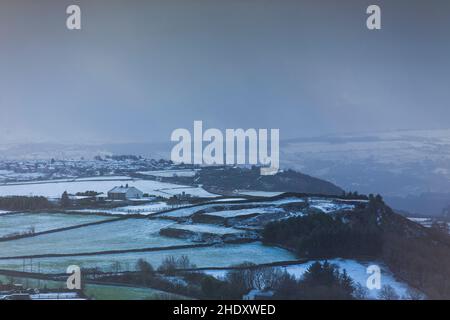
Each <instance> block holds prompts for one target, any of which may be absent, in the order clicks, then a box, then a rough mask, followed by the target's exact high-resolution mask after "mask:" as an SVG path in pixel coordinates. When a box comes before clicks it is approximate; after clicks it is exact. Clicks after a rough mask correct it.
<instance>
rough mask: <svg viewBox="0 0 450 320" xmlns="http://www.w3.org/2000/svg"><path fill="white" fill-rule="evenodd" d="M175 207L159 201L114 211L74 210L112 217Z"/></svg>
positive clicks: (141, 213)
mask: <svg viewBox="0 0 450 320" xmlns="http://www.w3.org/2000/svg"><path fill="white" fill-rule="evenodd" d="M173 208H174V206H172V205H168V204H167V203H166V202H163V201H158V202H152V203H148V204H142V205H136V206H125V207H118V208H114V209H80V210H74V211H73V212H84V213H106V214H112V215H129V214H139V215H144V216H145V215H149V214H152V213H156V212H160V211H164V210H169V209H173Z"/></svg>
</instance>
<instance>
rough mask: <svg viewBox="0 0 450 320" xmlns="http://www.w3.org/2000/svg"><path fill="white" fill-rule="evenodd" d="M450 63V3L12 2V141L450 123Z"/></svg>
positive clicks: (2, 116)
mask: <svg viewBox="0 0 450 320" xmlns="http://www.w3.org/2000/svg"><path fill="white" fill-rule="evenodd" d="M70 4H79V5H80V6H81V9H82V30H81V31H69V30H67V29H66V25H65V20H66V13H65V10H66V7H67V6H68V5H70ZM370 4H379V5H380V6H381V8H382V30H381V31H369V30H367V29H366V24H365V21H366V17H367V15H366V14H365V11H366V8H367V6H368V5H370ZM449 57H450V2H449V1H448V0H442V1H438V0H431V1H425V0H422V1H413V0H405V1H402V0H396V1H365V0H340V1H336V0H329V1H328V0H327V1H324V0H321V1H317V0H310V1H300V0H298V1H288V0H283V1H280V0H179V1H175V0H161V1H154V0H148V1H144V0H140V1H138V0H126V1H125V0H122V1H115V0H89V1H77V0H72V1H67V0H65V1H61V0H54V1H48V0H39V1H35V0H28V1H24V0H2V1H1V2H0V88H1V89H0V143H7V142H43V141H45V142H62V143H74V142H80V143H91V142H95V143H97V142H157V141H162V142H169V141H170V134H171V132H172V130H174V129H176V128H191V127H192V125H193V121H194V120H203V121H204V124H205V126H207V127H216V128H221V129H225V128H240V127H242V128H279V129H280V131H281V133H280V134H281V138H282V139H283V138H284V139H286V138H293V137H305V136H315V135H322V134H339V133H343V132H361V131H385V130H397V129H433V128H448V127H450V122H449V119H450V102H449V101H450V79H449V77H450V59H449Z"/></svg>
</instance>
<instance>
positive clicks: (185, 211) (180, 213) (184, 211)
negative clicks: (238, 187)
mask: <svg viewBox="0 0 450 320" xmlns="http://www.w3.org/2000/svg"><path fill="white" fill-rule="evenodd" d="M303 201H304V200H302V199H299V198H286V199H280V200H275V201H261V202H246V203H227V204H221V205H220V206H222V207H223V208H224V209H223V210H222V211H224V210H233V207H235V206H242V205H246V206H249V205H252V206H255V209H257V208H258V207H261V206H267V205H271V206H277V205H283V204H288V203H296V202H303ZM217 206H218V204H217V203H215V204H214V203H211V204H204V205H199V206H194V207H189V208H181V209H178V210H174V211H171V212H167V213H163V214H162V215H161V216H162V217H171V218H182V217H189V216H191V215H193V214H194V213H195V212H197V211H200V210H206V209H210V208H213V207H217ZM260 209H261V208H259V209H258V210H260ZM208 211H209V212H207V214H211V213H213V212H219V210H212V209H210V210H208Z"/></svg>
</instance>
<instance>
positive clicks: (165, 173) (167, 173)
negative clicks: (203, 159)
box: [138, 169, 199, 178]
mask: <svg viewBox="0 0 450 320" xmlns="http://www.w3.org/2000/svg"><path fill="white" fill-rule="evenodd" d="M197 171H199V170H198V169H197V170H190V169H180V170H158V171H156V170H155V171H141V172H138V173H140V174H143V175H146V176H154V177H163V178H172V177H193V176H195V174H196V173H197Z"/></svg>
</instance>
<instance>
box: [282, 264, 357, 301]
mask: <svg viewBox="0 0 450 320" xmlns="http://www.w3.org/2000/svg"><path fill="white" fill-rule="evenodd" d="M355 290H356V286H355V284H354V282H353V280H352V279H351V278H350V277H349V276H348V275H347V272H346V271H345V270H343V271H342V272H341V271H340V270H339V268H338V267H337V266H336V265H334V264H330V263H328V262H327V261H325V262H323V263H320V262H315V263H313V264H312V265H311V266H310V267H309V268H308V269H307V270H306V272H305V274H304V275H303V277H302V278H301V279H300V280H296V279H295V278H294V277H292V276H290V275H288V274H285V275H284V277H283V279H282V281H281V282H280V283H279V285H278V288H277V290H276V291H275V295H274V298H276V299H288V300H289V299H290V300H351V299H354V298H355V296H354V295H353V294H354V292H355Z"/></svg>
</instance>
